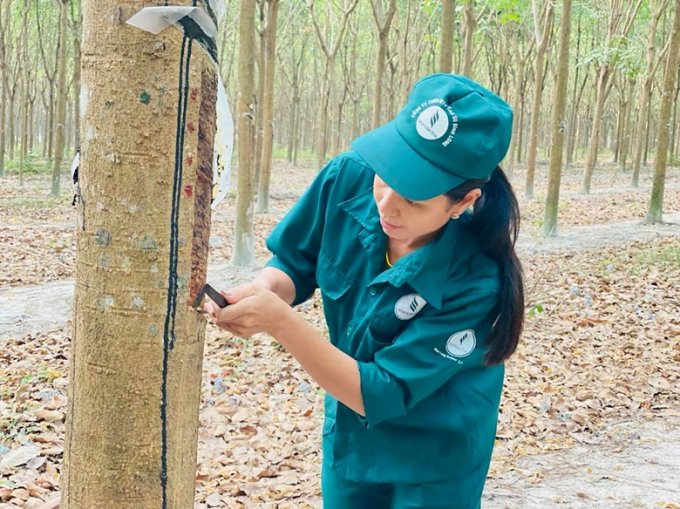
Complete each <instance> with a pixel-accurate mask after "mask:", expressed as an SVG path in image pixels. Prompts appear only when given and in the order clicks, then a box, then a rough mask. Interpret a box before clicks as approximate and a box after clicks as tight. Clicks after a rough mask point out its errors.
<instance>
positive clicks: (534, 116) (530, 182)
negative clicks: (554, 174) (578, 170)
mask: <svg viewBox="0 0 680 509" xmlns="http://www.w3.org/2000/svg"><path fill="white" fill-rule="evenodd" d="M536 1H537V0H532V1H531V6H532V9H533V14H534V33H535V37H536V65H535V71H534V105H533V107H532V108H531V130H530V132H529V147H528V149H527V174H526V185H525V189H524V195H525V196H526V197H527V198H531V197H532V196H533V195H534V178H535V175H536V155H537V153H538V129H539V122H540V113H541V104H542V102H543V72H544V69H545V54H546V50H547V49H548V42H549V40H550V32H551V31H552V24H553V18H554V5H553V2H552V0H543V7H542V9H541V11H540V12H541V13H540V15H539V10H538V6H537V5H536Z"/></svg>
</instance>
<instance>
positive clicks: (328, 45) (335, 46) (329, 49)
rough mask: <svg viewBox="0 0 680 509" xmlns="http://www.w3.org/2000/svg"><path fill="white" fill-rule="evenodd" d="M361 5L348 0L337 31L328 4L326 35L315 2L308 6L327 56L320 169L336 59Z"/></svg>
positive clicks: (319, 119)
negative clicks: (332, 35)
mask: <svg viewBox="0 0 680 509" xmlns="http://www.w3.org/2000/svg"><path fill="white" fill-rule="evenodd" d="M357 3H359V0H346V1H345V7H344V8H343V9H341V11H342V17H341V18H340V27H339V28H337V29H336V30H331V26H330V25H331V24H332V23H333V19H332V16H331V5H332V4H330V3H329V4H328V12H327V13H326V25H325V30H324V32H325V35H324V34H322V32H321V27H320V26H319V22H318V21H317V18H316V14H315V12H316V11H315V8H314V1H313V0H310V1H309V2H308V4H307V6H308V7H309V12H310V13H311V16H312V23H313V24H314V30H315V31H316V35H317V37H318V39H319V47H320V48H321V51H322V53H323V54H324V56H325V63H324V69H323V76H322V78H321V83H320V87H321V100H320V101H319V109H318V116H317V134H316V165H317V167H318V168H321V167H322V166H323V163H324V161H325V159H326V126H327V117H328V114H329V111H328V108H329V105H330V104H331V98H332V97H333V96H334V93H333V92H334V90H335V57H336V56H337V54H338V50H339V49H340V43H341V42H342V38H343V36H344V35H345V29H346V28H347V21H348V19H349V16H350V14H352V11H354V9H355V8H356V6H357ZM331 31H335V32H336V35H335V40H333V39H332V37H331V35H330V32H331Z"/></svg>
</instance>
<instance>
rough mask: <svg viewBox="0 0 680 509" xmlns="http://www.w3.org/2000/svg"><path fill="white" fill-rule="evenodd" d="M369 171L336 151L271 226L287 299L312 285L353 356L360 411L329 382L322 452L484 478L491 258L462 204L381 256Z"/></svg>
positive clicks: (371, 463) (493, 296) (365, 477)
mask: <svg viewBox="0 0 680 509" xmlns="http://www.w3.org/2000/svg"><path fill="white" fill-rule="evenodd" d="M374 175H375V174H374V173H373V171H372V170H371V169H370V168H369V167H368V166H367V165H366V163H365V162H364V161H363V160H362V159H361V158H360V157H359V156H358V155H357V154H356V153H354V152H348V153H345V154H342V155H340V156H338V157H336V158H335V159H333V160H332V161H331V162H330V163H329V164H328V165H327V166H326V168H324V169H323V170H322V171H321V172H320V173H319V175H318V176H317V178H316V179H315V180H314V182H313V183H312V184H311V186H310V188H309V189H308V190H307V192H306V193H305V194H304V195H303V196H302V198H301V199H300V200H299V201H298V202H297V203H296V204H295V205H294V207H293V208H292V209H291V211H290V212H289V213H288V214H287V215H286V217H285V218H284V219H283V220H282V221H281V223H280V224H279V225H277V227H276V228H275V229H274V231H273V233H272V234H271V236H270V237H269V238H268V239H267V247H268V248H269V250H270V251H271V252H272V253H273V254H274V256H273V258H272V259H271V260H270V261H269V262H268V265H269V266H272V267H276V268H278V269H280V270H282V271H284V272H285V273H286V274H288V275H289V276H290V277H291V279H292V280H293V282H294V283H295V289H296V297H295V302H294V304H299V303H301V302H304V301H305V300H307V299H308V298H309V297H310V296H311V295H312V294H313V292H314V290H315V289H316V288H317V287H318V288H320V290H321V295H322V297H323V303H324V311H325V315H326V320H327V323H328V328H329V332H330V340H331V342H332V343H333V344H334V345H335V346H336V347H338V348H339V349H341V350H342V351H343V352H345V353H347V354H348V355H350V356H351V357H353V358H354V359H356V361H357V364H358V366H359V371H360V374H361V392H362V396H363V401H364V407H365V412H366V417H362V416H360V415H359V414H357V413H355V412H354V411H352V410H351V409H349V408H348V407H346V406H345V405H343V404H342V403H339V402H338V401H337V400H336V399H335V398H333V397H331V396H330V395H327V396H326V402H325V422H324V427H323V440H324V460H325V461H326V462H328V464H329V465H330V466H332V468H333V469H334V470H335V471H336V472H337V473H338V475H341V476H342V477H344V478H346V479H349V480H355V481H364V482H393V483H397V482H406V483H425V482H435V481H441V480H446V479H453V478H457V477H463V476H466V477H467V478H468V480H469V479H470V478H471V476H472V478H475V479H477V477H478V479H479V482H481V483H483V482H484V479H485V477H486V473H487V471H488V466H489V462H490V458H491V451H492V448H493V445H494V440H495V434H496V422H497V417H498V406H499V402H500V397H501V389H502V385H503V375H504V368H503V366H502V365H499V366H494V367H487V366H485V365H484V363H483V360H482V358H483V355H484V353H485V352H486V349H485V348H483V347H482V343H483V340H484V338H485V337H486V335H487V334H488V333H489V331H490V329H491V326H492V324H493V322H494V320H495V318H496V316H497V314H498V309H497V304H498V291H499V284H500V281H499V271H498V267H497V265H496V263H494V262H493V261H492V260H491V259H489V258H487V257H486V256H484V255H483V254H482V253H481V252H480V249H479V246H478V243H477V239H476V238H475V235H474V232H472V231H470V228H469V227H468V223H469V215H464V216H463V217H461V219H459V220H451V221H449V223H448V224H447V226H445V227H444V229H443V231H442V233H441V235H440V236H439V238H438V239H437V240H435V241H433V242H431V243H429V244H427V245H425V246H423V247H422V248H420V249H418V250H416V251H414V252H412V253H410V254H409V255H407V256H405V257H403V258H401V259H400V260H399V261H397V262H396V263H395V264H394V266H393V267H392V268H389V269H388V268H387V265H386V263H385V250H386V247H387V236H386V235H385V233H384V232H383V231H382V228H381V226H380V222H379V216H378V210H377V207H376V204H375V201H374V199H373V178H374Z"/></svg>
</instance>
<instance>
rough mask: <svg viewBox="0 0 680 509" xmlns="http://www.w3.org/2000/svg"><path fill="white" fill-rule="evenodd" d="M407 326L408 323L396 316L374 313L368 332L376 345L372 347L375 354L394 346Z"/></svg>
mask: <svg viewBox="0 0 680 509" xmlns="http://www.w3.org/2000/svg"><path fill="white" fill-rule="evenodd" d="M405 326H406V322H403V321H402V320H399V319H398V318H397V317H396V316H385V315H382V314H380V313H374V314H373V316H371V321H370V322H369V324H368V331H369V332H370V335H371V339H372V340H373V343H374V344H373V345H372V350H373V353H375V352H377V351H378V350H380V349H381V348H384V347H386V346H389V345H391V344H393V343H394V342H395V341H396V339H397V336H399V334H400V333H401V331H402V330H404V327H405Z"/></svg>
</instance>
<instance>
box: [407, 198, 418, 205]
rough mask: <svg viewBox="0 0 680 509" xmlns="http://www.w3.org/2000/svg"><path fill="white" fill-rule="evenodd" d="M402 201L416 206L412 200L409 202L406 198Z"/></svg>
mask: <svg viewBox="0 0 680 509" xmlns="http://www.w3.org/2000/svg"><path fill="white" fill-rule="evenodd" d="M404 199H405V200H406V203H408V204H409V205H415V204H416V202H414V201H413V200H409V199H407V198H404Z"/></svg>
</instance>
